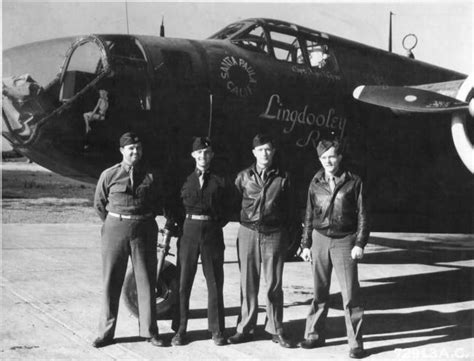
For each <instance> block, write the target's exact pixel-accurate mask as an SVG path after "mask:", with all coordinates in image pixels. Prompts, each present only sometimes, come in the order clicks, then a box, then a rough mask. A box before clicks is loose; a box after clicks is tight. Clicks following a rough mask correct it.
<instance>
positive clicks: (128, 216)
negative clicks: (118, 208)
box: [107, 212, 153, 220]
mask: <svg viewBox="0 0 474 361" xmlns="http://www.w3.org/2000/svg"><path fill="white" fill-rule="evenodd" d="M107 215H109V216H112V217H115V218H120V219H135V220H141V219H148V218H151V217H153V215H152V214H151V213H148V214H144V215H139V214H118V213H114V212H109V213H107Z"/></svg>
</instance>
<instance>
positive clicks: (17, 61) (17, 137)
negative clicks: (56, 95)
mask: <svg viewBox="0 0 474 361" xmlns="http://www.w3.org/2000/svg"><path fill="white" fill-rule="evenodd" d="M74 39H75V37H68V38H60V39H53V40H47V41H40V42H35V43H30V44H26V45H22V46H17V47H14V48H9V49H6V50H4V51H3V52H2V56H3V67H2V118H3V122H2V135H3V136H5V138H7V139H8V140H9V141H10V142H12V143H13V144H23V143H25V142H27V141H28V140H29V139H31V137H32V136H33V134H34V129H35V125H36V124H35V123H36V122H38V120H39V118H41V117H42V116H44V115H46V114H47V113H48V112H49V111H51V110H53V109H54V107H55V104H54V99H53V98H52V97H51V96H49V94H48V91H47V89H48V88H50V87H51V85H52V84H53V83H54V81H55V80H56V81H57V80H58V77H57V75H58V74H59V72H60V69H61V65H62V63H63V61H64V57H65V54H66V52H67V50H68V48H69V46H70V45H71V43H72V42H73V40H74Z"/></svg>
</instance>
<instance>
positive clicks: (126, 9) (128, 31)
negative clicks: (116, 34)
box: [125, 0, 130, 35]
mask: <svg viewBox="0 0 474 361" xmlns="http://www.w3.org/2000/svg"><path fill="white" fill-rule="evenodd" d="M125 19H126V22H127V34H128V35H130V29H129V27H128V3H127V0H125Z"/></svg>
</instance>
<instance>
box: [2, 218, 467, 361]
mask: <svg viewBox="0 0 474 361" xmlns="http://www.w3.org/2000/svg"><path fill="white" fill-rule="evenodd" d="M161 221H162V220H161V219H160V220H159V223H161ZM237 228H238V224H236V223H231V224H229V225H228V226H227V227H226V228H225V232H224V233H225V243H226V253H225V257H226V263H225V287H224V297H225V307H226V327H227V330H226V332H227V334H228V335H229V336H230V335H232V334H233V333H234V331H235V324H236V319H237V314H238V312H239V302H240V299H239V269H238V264H237V256H236V248H235V238H236V232H237ZM99 234H100V225H97V224H4V225H3V229H2V266H1V267H2V271H3V272H2V294H1V296H2V312H1V349H0V359H2V360H13V359H21V360H52V359H76V360H90V359H96V360H152V359H153V360H155V359H156V360H193V361H195V360H200V361H201V360H305V359H311V360H346V359H349V358H348V346H347V340H346V337H345V328H344V327H345V326H344V319H343V313H342V308H341V307H342V305H341V296H340V292H339V286H338V283H337V279H336V278H335V276H334V275H333V281H332V286H331V298H332V299H331V308H330V310H329V317H328V321H327V329H328V340H327V346H326V347H323V348H319V349H313V350H304V349H298V348H295V349H284V348H282V347H280V346H279V345H277V344H274V343H272V342H271V340H269V337H268V335H266V334H265V332H264V331H263V323H264V319H265V299H264V292H263V290H264V280H262V284H261V291H260V297H259V300H260V312H259V319H258V324H259V328H258V330H257V335H256V339H255V340H254V341H252V342H249V343H245V344H239V345H227V346H222V347H217V346H215V345H214V343H213V342H212V341H211V340H210V335H209V334H208V332H207V318H206V308H207V291H206V284H205V280H204V277H203V275H202V270H201V268H200V267H199V268H198V273H197V275H196V280H195V283H194V288H193V292H192V295H191V319H190V322H189V333H188V336H189V339H190V340H191V342H190V343H189V344H188V345H186V346H182V347H172V346H170V347H165V348H157V347H153V346H151V344H149V343H147V342H144V341H142V340H140V339H139V338H138V337H137V335H138V322H137V320H136V318H135V317H133V316H132V315H131V314H130V312H129V311H128V310H127V308H126V307H125V305H124V303H123V302H122V303H121V306H120V313H119V319H118V325H117V331H116V339H117V343H116V344H114V345H111V346H108V347H105V348H102V349H95V348H93V347H92V346H91V342H92V340H93V339H94V338H95V337H96V332H97V319H98V315H99V311H100V309H99V308H100V307H99V305H100V300H101V296H102V281H101V259H100V242H99ZM172 246H173V248H172V250H171V252H172V253H175V249H174V242H173V245H172ZM168 259H169V260H171V261H172V262H175V259H174V257H172V256H168ZM473 259H474V239H473V236H472V235H441V234H437V235H433V234H429V235H426V234H393V233H373V234H372V235H371V239H370V243H369V245H368V246H367V247H366V255H365V257H364V260H363V261H362V262H361V263H360V265H359V278H360V281H361V287H362V290H363V296H364V299H365V308H366V312H365V319H364V340H365V348H366V349H367V351H368V353H369V355H368V357H367V358H366V359H367V360H398V359H405V360H410V359H413V360H415V359H416V360H420V359H421V360H473V359H474V346H473V308H474V294H473V280H474V277H473V276H474V261H473ZM284 296H285V309H284V322H285V329H286V332H287V334H288V335H289V336H290V337H291V338H292V339H293V340H294V341H295V342H296V341H298V340H300V339H301V338H302V337H303V332H304V324H305V317H306V314H307V312H308V304H309V302H310V300H311V297H312V275H311V272H310V268H309V265H308V264H306V263H304V262H287V263H286V264H285V269H284ZM158 325H159V329H160V333H161V334H162V335H163V336H164V337H165V339H167V340H168V341H169V340H170V339H171V337H172V336H173V333H172V331H171V328H170V326H171V323H170V321H169V320H159V321H158Z"/></svg>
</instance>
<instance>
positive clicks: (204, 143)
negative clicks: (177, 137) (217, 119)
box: [193, 137, 211, 152]
mask: <svg viewBox="0 0 474 361" xmlns="http://www.w3.org/2000/svg"><path fill="white" fill-rule="evenodd" d="M210 146H211V140H210V139H209V138H207V137H194V141H193V152H195V151H196V150H201V149H206V148H208V147H210Z"/></svg>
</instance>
